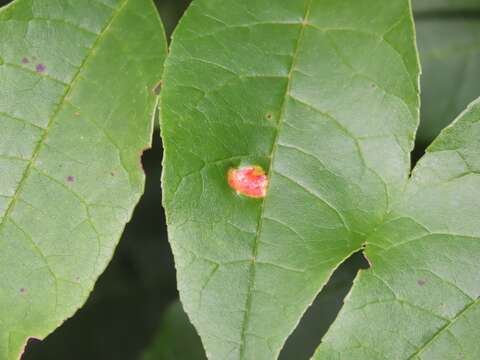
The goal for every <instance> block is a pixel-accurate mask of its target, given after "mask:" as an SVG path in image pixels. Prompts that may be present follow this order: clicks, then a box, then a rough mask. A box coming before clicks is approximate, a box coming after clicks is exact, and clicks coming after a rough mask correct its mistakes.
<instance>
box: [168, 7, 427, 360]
mask: <svg viewBox="0 0 480 360" xmlns="http://www.w3.org/2000/svg"><path fill="white" fill-rule="evenodd" d="M373 9H374V15H372V10H373ZM418 73H419V71H418V62H417V54H416V50H415V45H414V31H413V26H412V17H411V9H410V4H409V1H407V0H391V1H388V2H386V1H384V0H360V1H359V0H345V1H338V0H307V1H305V0H292V1H271V0H247V1H237V0H197V1H196V2H194V3H193V5H192V6H191V7H190V9H189V10H188V12H187V14H186V15H185V17H184V19H183V20H182V22H181V23H180V25H179V26H178V28H177V30H176V33H175V34H174V39H173V43H172V48H171V55H170V56H169V60H168V61H167V65H166V71H165V75H164V87H163V90H162V94H163V95H162V135H163V139H164V146H165V172H164V178H163V186H164V203H165V207H166V211H167V221H168V225H169V234H170V241H171V244H172V248H173V252H174V255H175V260H176V266H177V271H178V285H179V289H180V294H181V299H182V301H183V304H184V307H185V309H186V311H187V313H188V314H189V316H190V319H191V320H192V322H193V324H194V325H195V326H196V328H197V329H198V331H199V333H200V335H201V337H202V340H203V342H204V345H205V347H206V351H207V355H208V356H209V358H210V359H221V360H228V359H256V360H257V359H258V360H264V359H265V360H266V359H274V358H276V357H277V356H278V353H279V351H280V349H281V347H282V344H283V343H284V341H285V339H286V337H287V336H288V335H289V333H290V332H291V331H292V330H293V329H294V328H295V326H296V324H297V322H298V321H299V318H300V317H301V315H302V314H303V312H304V311H305V309H306V308H307V307H308V306H309V304H311V302H312V301H313V299H314V297H315V295H316V294H317V293H318V291H319V290H320V289H321V288H322V286H323V285H324V284H325V283H326V281H327V280H328V278H329V277H330V275H331V273H332V272H333V270H334V269H335V268H336V267H337V266H338V265H339V264H340V263H341V262H342V261H343V260H344V259H345V258H347V257H348V256H349V255H350V254H352V253H353V252H355V251H358V250H359V249H361V248H362V247H363V245H364V243H365V240H366V239H367V237H368V234H370V233H372V232H373V231H374V229H375V228H377V226H378V225H379V224H380V223H382V222H383V221H384V218H385V216H386V214H387V213H388V209H389V207H390V202H391V200H392V199H394V198H396V197H397V195H398V194H399V193H400V192H401V191H402V190H403V188H404V186H405V184H406V182H407V179H408V176H409V172H410V160H409V156H410V151H411V149H412V147H413V138H414V131H415V129H416V127H417V119H418V102H419V101H418ZM245 164H248V165H260V166H262V167H263V169H265V170H266V171H267V172H268V176H269V179H270V186H269V189H268V194H267V196H266V197H265V198H263V199H262V198H261V199H254V198H249V197H244V196H241V195H237V194H236V192H235V191H233V190H232V189H230V188H229V186H228V184H227V172H228V171H229V169H230V168H232V167H233V168H234V167H238V166H241V165H245Z"/></svg>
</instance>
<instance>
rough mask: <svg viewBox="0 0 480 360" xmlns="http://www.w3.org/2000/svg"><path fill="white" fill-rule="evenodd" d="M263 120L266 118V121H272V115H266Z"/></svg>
mask: <svg viewBox="0 0 480 360" xmlns="http://www.w3.org/2000/svg"><path fill="white" fill-rule="evenodd" d="M265 118H266V119H267V120H272V119H273V115H272V113H268V114H267V115H265Z"/></svg>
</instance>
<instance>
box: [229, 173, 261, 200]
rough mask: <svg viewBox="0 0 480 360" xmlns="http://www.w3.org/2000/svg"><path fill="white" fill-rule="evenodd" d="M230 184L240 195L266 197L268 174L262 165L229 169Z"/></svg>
mask: <svg viewBox="0 0 480 360" xmlns="http://www.w3.org/2000/svg"><path fill="white" fill-rule="evenodd" d="M227 178H228V185H230V187H231V188H232V189H233V190H235V191H236V192H237V194H239V195H243V196H247V197H251V198H264V197H265V196H266V195H267V188H268V176H267V174H266V173H265V171H264V170H263V169H262V168H261V167H260V166H243V167H240V168H237V169H234V168H232V169H230V170H228V175H227Z"/></svg>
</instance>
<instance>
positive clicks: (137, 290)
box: [0, 0, 480, 360]
mask: <svg viewBox="0 0 480 360" xmlns="http://www.w3.org/2000/svg"><path fill="white" fill-rule="evenodd" d="M78 1H83V0H78ZM272 1H273V0H272ZM9 2H10V1H8V0H0V5H5V4H7V3H9ZM415 2H416V3H417V4H418V5H419V6H418V8H422V9H421V11H418V12H417V13H416V25H417V30H418V38H419V43H420V50H421V56H422V63H423V68H424V77H423V78H422V92H423V94H422V100H423V102H424V107H423V108H422V127H421V132H420V134H419V137H418V141H417V148H416V150H415V152H414V154H413V156H412V158H413V160H414V161H416V160H417V159H418V158H419V157H420V156H421V154H422V153H423V151H424V149H425V147H426V146H427V145H428V143H429V142H430V141H431V139H432V138H433V136H435V135H436V134H437V133H438V131H439V129H440V128H441V127H443V126H444V125H446V124H447V123H448V122H449V121H451V120H453V118H454V116H456V115H457V114H458V113H459V112H460V111H461V109H463V108H464V107H465V105H466V104H468V103H469V102H470V101H471V100H473V99H474V98H475V97H477V96H480V84H478V79H479V75H480V70H478V69H479V65H480V40H474V41H473V42H472V38H474V39H480V5H479V9H478V10H473V11H472V10H471V9H469V10H465V9H461V8H459V9H453V10H452V9H450V10H446V9H442V8H435V6H433V8H431V7H429V5H428V4H430V3H433V4H435V3H440V1H437V0H414V5H416V4H415ZM156 3H157V5H158V8H159V10H160V13H161V16H162V19H163V21H164V24H165V27H166V30H167V33H168V34H170V33H171V32H172V30H173V28H174V27H175V25H176V23H177V21H178V19H179V18H180V17H181V15H182V14H183V12H184V10H185V8H186V7H187V6H188V4H189V3H190V1H189V0H156ZM458 38H465V42H460V43H459V44H458V43H457V41H458ZM0 41H1V39H0ZM475 41H476V44H475ZM440 43H441V44H442V45H441V46H442V47H443V48H441V49H438V48H437V47H438V44H440ZM472 44H473V45H474V46H472ZM475 45H476V46H475ZM456 53H459V54H460V55H457V54H456ZM161 159H162V145H161V141H160V139H159V133H158V131H156V132H155V134H154V137H153V147H152V149H150V150H148V151H146V152H145V153H144V156H143V164H144V168H145V172H146V175H147V183H146V191H145V194H144V196H143V197H142V199H141V201H140V203H139V205H138V206H137V209H136V210H135V213H134V216H133V219H132V221H131V222H130V223H129V224H128V225H127V227H126V230H125V233H124V234H123V237H122V239H121V241H120V244H119V246H118V248H117V250H116V252H115V255H114V257H113V260H112V262H111V263H110V265H109V266H108V268H107V270H106V271H105V273H104V274H103V275H102V276H101V277H100V278H99V280H98V282H97V284H96V286H95V289H94V291H93V293H92V294H91V296H90V298H89V299H88V301H87V303H86V305H85V306H84V307H83V308H82V309H80V310H79V311H78V312H77V313H76V314H75V316H73V317H72V318H71V319H69V320H67V321H66V322H65V323H64V324H63V325H62V326H61V327H60V328H58V329H57V330H56V331H55V332H54V333H53V334H51V335H50V336H48V337H47V338H46V339H45V340H44V341H42V342H40V341H36V340H32V341H30V342H29V344H28V346H27V349H26V351H25V354H24V356H23V357H22V359H23V360H80V359H81V360H86V359H90V360H97V359H102V360H103V359H115V360H140V359H144V360H147V359H148V360H154V359H156V360H187V359H188V360H197V359H198V360H203V359H204V358H205V357H204V355H203V351H202V349H201V345H200V342H199V339H198V336H197V335H196V334H194V333H193V332H192V329H191V326H190V325H189V324H188V323H187V322H186V319H185V315H184V314H183V313H182V310H181V307H180V305H179V304H178V302H177V299H178V294H177V290H176V283H175V268H174V264H173V258H172V254H171V251H170V248H169V245H168V242H167V236H166V226H165V218H164V215H163V209H162V207H161V189H160V175H161V166H160V165H161ZM366 267H367V263H366V261H365V260H364V258H363V257H362V255H361V254H356V255H354V256H352V257H351V258H350V259H349V260H348V261H347V262H346V263H344V264H343V265H342V266H341V267H340V268H339V269H338V270H337V271H336V272H335V274H334V276H333V277H332V279H331V280H330V282H329V283H328V285H327V286H326V287H325V289H324V290H322V292H321V293H320V294H319V296H318V297H317V299H316V301H315V303H314V305H313V306H312V307H311V308H310V309H309V310H308V311H307V313H306V314H305V316H304V317H303V319H302V321H301V323H300V325H299V326H298V328H297V329H296V330H295V332H294V333H293V335H292V336H291V337H290V338H289V339H288V341H287V345H286V346H285V349H284V350H283V351H282V354H281V357H280V359H281V360H307V359H309V357H310V356H311V354H312V353H313V351H314V349H315V348H316V346H317V345H318V343H319V342H320V339H321V337H322V336H323V334H324V333H325V332H326V330H327V329H328V327H329V325H330V324H331V323H332V322H333V321H334V319H335V317H336V315H337V313H338V311H339V310H340V308H341V305H342V301H343V298H344V297H345V295H346V294H347V293H348V290H349V288H350V286H351V283H352V280H353V278H354V277H355V275H356V273H357V272H358V270H359V269H360V268H366ZM148 349H149V350H148Z"/></svg>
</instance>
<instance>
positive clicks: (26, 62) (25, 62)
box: [22, 57, 30, 64]
mask: <svg viewBox="0 0 480 360" xmlns="http://www.w3.org/2000/svg"><path fill="white" fill-rule="evenodd" d="M29 62H30V60H28V58H26V57H24V58H22V64H28V63H29Z"/></svg>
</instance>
